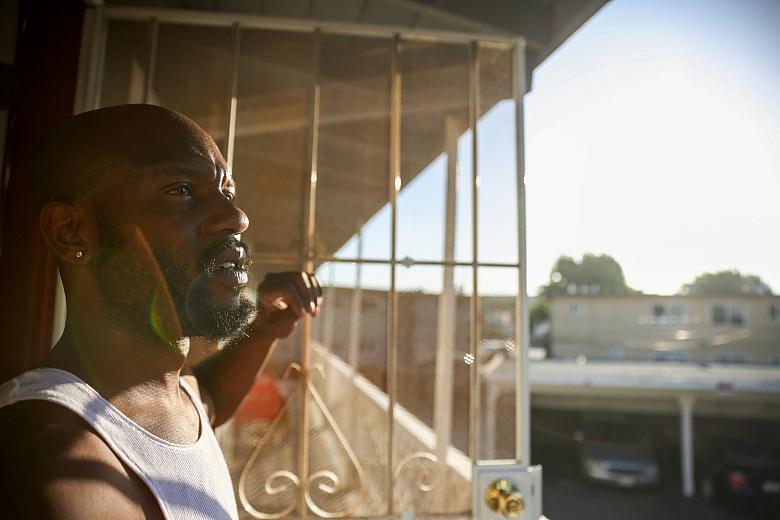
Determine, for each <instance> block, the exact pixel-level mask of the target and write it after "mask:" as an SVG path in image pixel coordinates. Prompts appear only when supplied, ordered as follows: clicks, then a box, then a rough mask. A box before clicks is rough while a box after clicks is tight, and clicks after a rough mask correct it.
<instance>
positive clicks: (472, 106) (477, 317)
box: [469, 42, 482, 464]
mask: <svg viewBox="0 0 780 520" xmlns="http://www.w3.org/2000/svg"><path fill="white" fill-rule="evenodd" d="M478 118H479V47H478V44H477V42H471V47H470V52H469V129H471V183H472V184H471V247H472V255H473V256H472V260H471V276H472V285H473V291H472V294H471V306H470V309H469V310H470V316H469V325H470V326H469V329H470V330H469V353H470V354H471V358H472V363H471V364H470V365H469V384H470V388H471V392H470V393H469V395H470V399H469V426H470V427H469V457H471V462H472V464H475V463H476V462H477V460H478V458H479V453H478V451H477V450H478V449H479V446H480V440H481V439H480V437H481V427H480V424H479V410H480V395H479V393H480V378H479V370H478V367H479V363H480V355H479V341H480V335H481V331H480V325H481V319H482V315H481V313H480V305H479V283H478V282H479V270H478V268H477V265H478V259H479V250H478V240H477V238H478V235H479V233H478V230H479V227H478V224H479V213H478V209H479V207H478V205H477V204H478V201H479V169H478V161H477V152H478V150H477V148H478V146H477V145H478V141H477V120H478Z"/></svg>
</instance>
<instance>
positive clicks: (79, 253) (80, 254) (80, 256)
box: [76, 249, 84, 258]
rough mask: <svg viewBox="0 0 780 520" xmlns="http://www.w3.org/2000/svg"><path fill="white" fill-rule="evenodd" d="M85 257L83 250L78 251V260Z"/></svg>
mask: <svg viewBox="0 0 780 520" xmlns="http://www.w3.org/2000/svg"><path fill="white" fill-rule="evenodd" d="M83 256H84V251H82V250H81V249H79V250H78V251H76V258H82V257H83Z"/></svg>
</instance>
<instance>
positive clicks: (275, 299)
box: [255, 271, 322, 338]
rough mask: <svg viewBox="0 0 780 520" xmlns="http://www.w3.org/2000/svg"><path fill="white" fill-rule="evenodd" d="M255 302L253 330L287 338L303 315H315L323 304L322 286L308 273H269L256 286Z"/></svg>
mask: <svg viewBox="0 0 780 520" xmlns="http://www.w3.org/2000/svg"><path fill="white" fill-rule="evenodd" d="M257 304H258V307H259V312H258V315H257V318H256V319H255V329H256V330H258V329H259V330H260V331H262V333H263V334H268V335H270V336H273V337H274V338H286V337H287V336H289V335H290V334H292V332H293V330H295V323H296V322H297V321H298V320H299V319H300V318H302V317H303V315H304V314H307V313H308V314H310V315H311V316H316V315H317V311H318V310H319V306H320V305H321V304H322V285H320V281H319V279H318V278H317V276H316V275H314V274H311V273H304V272H300V271H287V272H283V273H268V274H267V275H266V276H265V278H264V279H263V281H262V282H261V283H260V285H258V286H257Z"/></svg>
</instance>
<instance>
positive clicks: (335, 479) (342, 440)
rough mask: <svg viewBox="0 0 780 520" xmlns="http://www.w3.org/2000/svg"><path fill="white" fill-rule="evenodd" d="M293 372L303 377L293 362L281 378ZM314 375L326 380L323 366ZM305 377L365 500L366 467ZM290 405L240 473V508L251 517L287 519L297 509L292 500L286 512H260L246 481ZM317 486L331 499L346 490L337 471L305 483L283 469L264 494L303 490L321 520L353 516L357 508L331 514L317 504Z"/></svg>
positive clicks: (270, 478)
mask: <svg viewBox="0 0 780 520" xmlns="http://www.w3.org/2000/svg"><path fill="white" fill-rule="evenodd" d="M293 372H298V373H299V374H304V371H303V368H302V367H301V366H300V365H299V364H298V363H291V364H290V365H289V366H288V367H287V369H286V370H285V372H284V374H283V375H282V379H283V380H287V379H288V378H289V376H290V375H291V374H292V373H293ZM311 372H316V373H317V374H319V376H320V377H322V378H323V379H324V378H325V369H324V368H323V366H322V365H320V364H315V365H313V366H312V367H311ZM304 377H306V388H307V391H308V393H309V395H310V396H311V398H312V400H313V401H314V403H315V405H316V406H317V408H318V409H319V411H320V412H321V413H322V415H323V416H324V417H325V420H326V422H327V423H328V426H329V427H330V429H331V430H332V431H333V433H334V434H335V435H336V438H337V439H338V442H339V444H341V446H342V447H343V448H344V451H345V452H346V454H347V457H348V458H349V461H350V463H351V464H352V466H353V467H354V468H355V473H356V474H357V480H358V484H359V490H358V493H359V497H360V498H361V499H362V498H363V497H365V495H366V493H367V484H366V478H365V474H364V472H363V468H362V466H361V465H360V461H358V459H357V456H356V455H355V453H354V451H353V450H352V448H351V446H350V445H349V442H348V441H347V438H346V437H345V436H344V434H343V432H342V431H341V428H339V426H338V424H337V423H336V420H335V419H334V418H333V415H332V414H331V413H330V410H329V409H328V407H327V406H326V404H325V402H324V401H323V399H322V397H321V396H320V393H319V391H318V390H317V389H316V387H315V386H314V385H313V384H312V382H311V379H310V378H309V377H308V374H305V375H304ZM288 405H289V400H288V401H287V402H285V404H284V406H282V408H281V409H280V410H279V412H278V413H277V414H276V416H275V417H274V419H273V421H272V423H271V426H270V427H269V428H268V430H267V431H266V432H265V433H264V435H263V436H262V437H261V438H260V440H259V441H258V443H257V445H256V446H255V449H254V450H253V451H252V455H251V456H250V457H249V459H248V460H247V463H246V465H245V466H244V469H243V470H242V471H241V477H240V479H239V481H238V495H239V499H240V501H241V505H242V507H243V508H244V510H245V511H246V512H248V513H249V514H250V515H252V516H253V517H255V518H263V519H267V520H274V519H278V518H282V517H285V516H288V515H289V514H290V513H291V512H292V511H293V510H294V509H295V507H296V505H297V501H296V500H293V501H291V504H290V505H289V506H288V507H287V508H286V509H284V510H283V511H279V512H275V513H266V512H262V511H259V510H257V509H256V508H255V507H254V506H252V504H251V503H250V501H249V499H248V498H247V496H246V480H247V475H248V473H249V470H250V468H251V467H252V466H253V464H254V463H255V460H256V459H257V457H258V455H259V453H260V451H261V450H262V448H263V447H264V446H265V445H266V444H267V443H268V440H269V439H270V437H271V434H272V433H273V432H274V431H275V430H276V429H277V427H278V425H279V422H280V420H281V418H282V417H283V416H284V415H285V412H286V410H287V408H288ZM303 456H307V455H306V454H304V455H303ZM314 486H316V489H317V490H319V491H320V492H322V493H325V494H327V495H331V496H333V495H336V494H337V493H338V492H339V491H341V490H342V489H343V484H342V482H341V479H340V478H339V476H338V475H337V474H336V473H335V472H333V471H330V470H320V471H316V472H314V473H312V474H311V475H309V476H308V477H306V478H305V479H303V482H302V481H301V479H300V478H299V476H298V475H296V474H295V473H293V472H291V471H288V470H280V471H275V472H274V473H272V474H271V475H269V476H268V478H267V479H266V481H265V491H266V493H268V494H269V495H278V494H280V493H283V492H292V491H295V490H299V492H300V490H302V491H303V493H304V499H305V501H306V505H307V506H308V507H309V509H310V510H311V511H312V512H313V513H314V514H316V515H318V516H320V517H322V518H343V517H345V516H348V515H350V514H351V513H352V509H354V507H353V508H348V509H345V510H342V511H328V510H326V509H325V508H324V507H322V506H320V505H318V504H317V503H316V501H315V500H314V498H313V497H312V489H314ZM354 503H355V504H356V505H357V504H359V503H360V500H357V501H355V502H354Z"/></svg>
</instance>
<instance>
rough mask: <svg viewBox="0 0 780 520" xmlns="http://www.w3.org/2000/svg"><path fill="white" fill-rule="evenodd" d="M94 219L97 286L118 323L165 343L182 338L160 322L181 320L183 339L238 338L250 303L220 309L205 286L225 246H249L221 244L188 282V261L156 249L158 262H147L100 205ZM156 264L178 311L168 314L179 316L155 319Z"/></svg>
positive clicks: (246, 322) (248, 315)
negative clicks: (97, 235)
mask: <svg viewBox="0 0 780 520" xmlns="http://www.w3.org/2000/svg"><path fill="white" fill-rule="evenodd" d="M95 216H96V221H97V225H98V231H99V233H100V237H99V239H100V244H101V245H100V247H99V249H98V251H97V254H96V255H95V262H96V267H97V282H98V287H99V289H100V291H101V292H102V294H103V297H104V298H105V300H106V302H107V304H108V306H109V309H110V310H111V312H110V315H111V316H112V318H113V321H115V322H116V325H118V326H120V327H122V328H127V329H129V330H132V331H138V332H141V333H142V334H143V335H149V334H151V335H154V336H155V337H158V338H161V339H162V340H163V341H164V342H165V343H166V344H171V343H172V342H173V341H175V340H177V339H180V338H177V337H168V336H169V334H164V333H162V332H161V330H160V322H163V321H165V320H166V318H167V319H168V321H169V322H170V323H173V322H176V321H177V320H178V324H179V325H180V331H177V332H180V334H181V336H182V337H193V336H204V337H206V338H208V339H210V340H214V341H226V340H230V339H232V338H235V337H237V336H238V335H240V334H241V333H242V332H243V331H244V330H245V329H246V327H247V326H248V325H249V323H250V322H251V320H252V318H253V317H254V315H255V313H256V306H255V304H254V302H252V300H250V299H249V298H248V297H247V296H245V295H243V294H242V295H241V296H240V298H239V304H238V305H231V306H222V307H220V306H217V305H216V304H215V303H214V302H213V300H212V298H211V295H210V294H209V291H208V287H207V285H206V281H207V279H208V276H207V275H208V271H209V269H210V268H213V267H211V266H213V258H214V257H215V256H216V255H217V254H219V253H220V252H221V251H223V250H224V249H225V248H227V247H235V246H239V247H244V248H246V245H245V244H243V243H242V242H239V241H238V240H236V239H235V238H234V237H227V238H226V239H224V240H221V241H220V242H219V243H217V244H215V245H214V246H212V247H210V248H209V249H208V250H206V251H204V252H203V253H202V254H201V258H200V261H199V265H198V268H199V271H200V273H201V274H200V275H198V276H197V277H196V278H195V279H194V280H188V279H187V275H186V272H187V267H188V265H187V262H186V261H182V260H177V259H176V258H174V257H173V256H170V255H168V254H167V253H164V252H161V251H154V250H153V254H154V258H153V259H149V258H147V256H146V255H145V254H144V251H143V249H142V248H141V247H140V244H137V243H136V242H137V240H134V239H132V238H131V237H127V236H125V235H124V234H123V233H122V232H121V231H120V230H119V228H118V226H116V224H115V223H114V221H113V219H112V217H111V216H110V214H109V212H108V211H107V210H106V209H105V208H101V207H96V208H95ZM152 261H154V262H156V264H157V267H158V268H159V269H160V272H161V274H162V279H163V280H164V281H165V284H167V289H165V288H163V289H162V290H167V292H168V294H170V300H171V302H172V304H173V307H174V309H172V310H171V311H169V312H168V314H170V313H171V312H175V313H176V315H177V316H174V317H165V316H163V317H160V316H155V311H156V310H159V306H155V305H154V303H153V301H154V298H155V291H157V292H160V291H161V289H160V285H161V284H159V282H158V276H157V274H156V272H155V269H154V266H153V265H150V262H152ZM158 297H159V294H158ZM168 329H169V330H170V329H171V327H169V328H168Z"/></svg>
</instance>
